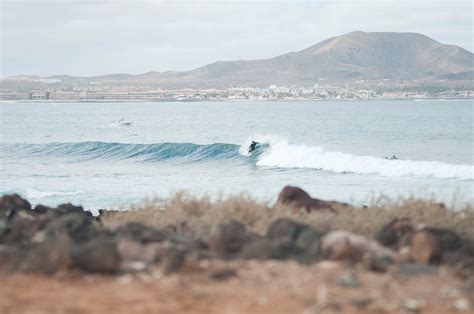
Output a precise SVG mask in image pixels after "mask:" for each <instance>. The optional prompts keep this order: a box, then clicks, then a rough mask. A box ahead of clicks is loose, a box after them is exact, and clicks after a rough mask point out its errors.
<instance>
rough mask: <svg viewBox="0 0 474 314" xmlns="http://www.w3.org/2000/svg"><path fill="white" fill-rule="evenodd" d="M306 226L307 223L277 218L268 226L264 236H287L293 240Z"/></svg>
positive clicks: (269, 237) (273, 237)
mask: <svg viewBox="0 0 474 314" xmlns="http://www.w3.org/2000/svg"><path fill="white" fill-rule="evenodd" d="M307 228H308V226H307V225H304V224H301V223H298V222H296V221H293V220H291V219H289V218H279V219H277V220H275V221H274V222H272V223H271V224H270V226H268V230H267V233H266V235H265V236H266V237H267V238H268V239H278V238H288V239H289V240H291V241H295V240H296V239H297V238H298V236H299V235H300V234H301V232H302V231H303V230H305V229H307Z"/></svg>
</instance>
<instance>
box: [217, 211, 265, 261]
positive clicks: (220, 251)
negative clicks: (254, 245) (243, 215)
mask: <svg viewBox="0 0 474 314" xmlns="http://www.w3.org/2000/svg"><path fill="white" fill-rule="evenodd" d="M258 238H259V235H258V234H256V233H255V232H252V231H250V230H249V229H248V228H247V226H246V225H244V224H243V223H241V222H238V221H235V220H232V221H230V222H228V223H225V224H221V225H219V226H218V228H217V232H216V233H215V234H214V235H213V236H211V238H210V239H209V241H208V245H209V248H210V249H211V250H213V251H214V252H215V253H216V254H217V255H218V256H219V257H222V258H233V257H236V256H237V254H238V253H239V252H240V250H241V249H242V248H243V247H244V246H245V245H246V244H247V243H249V242H251V241H254V240H256V239H258Z"/></svg>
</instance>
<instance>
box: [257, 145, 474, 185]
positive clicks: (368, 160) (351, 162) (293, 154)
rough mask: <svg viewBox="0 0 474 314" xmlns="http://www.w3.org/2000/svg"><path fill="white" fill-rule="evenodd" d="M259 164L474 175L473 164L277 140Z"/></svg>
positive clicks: (399, 173)
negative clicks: (357, 152) (361, 153)
mask: <svg viewBox="0 0 474 314" xmlns="http://www.w3.org/2000/svg"><path fill="white" fill-rule="evenodd" d="M257 165H258V166H267V167H278V168H310V169H317V170H325V171H330V172H337V173H358V174H375V175H380V176H387V177H401V176H423V177H433V178H440V179H448V178H453V179H462V180H473V179H474V166H472V165H456V164H449V163H444V162H439V161H415V160H387V159H385V158H380V157H375V156H358V155H352V154H349V153H343V152H330V151H325V150H324V149H323V148H322V147H319V146H306V145H294V144H290V143H288V142H287V141H285V140H279V141H276V142H275V141H274V142H272V143H271V144H270V146H269V148H268V149H267V150H266V151H265V153H263V154H262V155H261V156H260V157H259V160H258V161H257Z"/></svg>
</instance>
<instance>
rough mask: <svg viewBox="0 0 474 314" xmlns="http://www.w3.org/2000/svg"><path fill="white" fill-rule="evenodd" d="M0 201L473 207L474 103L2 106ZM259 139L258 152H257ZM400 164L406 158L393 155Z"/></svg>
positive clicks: (92, 206) (92, 205)
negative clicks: (234, 197) (292, 196)
mask: <svg viewBox="0 0 474 314" xmlns="http://www.w3.org/2000/svg"><path fill="white" fill-rule="evenodd" d="M0 110H1V111H0V114H1V120H0V121H1V144H0V162H1V164H0V170H1V187H0V193H1V194H6V193H13V192H16V193H19V194H21V195H22V196H25V197H27V198H28V199H29V200H30V201H31V202H32V203H33V204H37V203H42V204H46V205H56V204H58V203H61V202H72V203H74V204H81V205H83V206H84V207H85V208H86V209H88V210H91V211H93V212H94V211H96V210H97V209H99V208H107V209H112V208H121V207H124V206H127V205H129V204H131V203H136V202H139V201H141V200H143V199H144V198H147V197H148V198H151V197H169V196H170V195H172V194H174V193H175V192H177V191H181V190H185V191H188V192H189V193H190V194H192V195H197V196H200V195H204V194H207V195H209V196H210V197H211V198H218V197H225V196H227V195H230V194H239V193H247V194H249V195H250V196H252V197H254V198H256V199H258V200H262V201H269V202H274V201H275V200H276V197H277V195H278V192H279V191H280V190H281V189H282V188H283V187H284V186H285V185H289V184H291V185H297V186H300V187H302V188H304V189H305V190H307V191H308V192H309V193H310V194H311V195H312V196H314V197H318V198H322V199H329V200H338V201H344V202H349V203H352V204H356V205H363V204H370V203H371V202H373V201H374V200H375V199H377V198H378V197H380V196H381V195H384V196H387V197H389V198H393V199H398V198H400V197H411V196H414V197H421V198H429V199H434V200H436V201H441V202H445V203H446V204H447V205H449V206H455V207H460V206H464V205H465V204H466V203H471V204H472V203H473V202H474V162H473V161H474V159H473V158H474V151H473V149H474V124H473V123H474V122H473V121H474V119H473V118H474V117H473V115H474V103H473V101H472V100H468V101H466V100H464V101H463V100H424V101H412V100H400V101H284V102H266V101H247V102H170V103H164V102H163V103H160V102H156V103H142V102H134V103H12V104H0ZM252 140H255V141H258V142H260V144H261V145H260V146H259V148H258V149H257V150H256V151H255V152H253V153H252V154H250V155H249V154H248V153H247V150H248V146H249V144H250V143H251V141H252ZM392 155H395V156H397V157H398V158H399V159H397V160H388V159H385V157H391V156H392Z"/></svg>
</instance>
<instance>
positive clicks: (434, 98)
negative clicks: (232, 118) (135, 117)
mask: <svg viewBox="0 0 474 314" xmlns="http://www.w3.org/2000/svg"><path fill="white" fill-rule="evenodd" d="M402 100H411V101H414V102H422V101H428V100H430V101H433V100H435V101H450V100H453V101H460V100H461V101H472V100H474V98H470V97H452V98H447V97H443V98H438V97H432V98H429V97H427V98H368V99H309V98H294V99H243V100H240V99H239V100H232V99H206V100H173V99H165V100H141V99H136V100H129V99H128V100H47V99H44V100H0V104H22V103H25V104H30V103H74V104H75V103H175V102H179V103H196V102H232V103H240V102H242V103H246V102H291V101H298V102H333V101H347V102H351V101H402Z"/></svg>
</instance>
